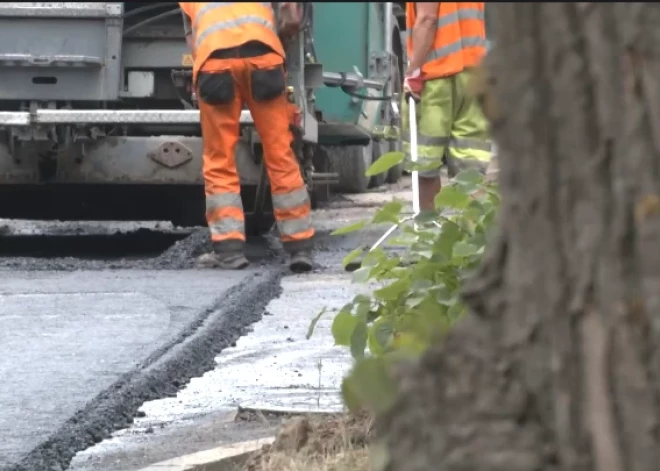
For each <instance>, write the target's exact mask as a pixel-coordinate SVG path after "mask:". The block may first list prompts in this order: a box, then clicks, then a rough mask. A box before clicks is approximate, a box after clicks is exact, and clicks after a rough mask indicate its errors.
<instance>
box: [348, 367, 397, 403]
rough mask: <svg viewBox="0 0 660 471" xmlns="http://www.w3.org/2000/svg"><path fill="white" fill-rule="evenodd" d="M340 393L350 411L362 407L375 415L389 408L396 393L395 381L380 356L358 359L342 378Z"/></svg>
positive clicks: (394, 399)
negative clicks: (347, 374)
mask: <svg viewBox="0 0 660 471" xmlns="http://www.w3.org/2000/svg"><path fill="white" fill-rule="evenodd" d="M342 393H343V396H344V401H345V402H346V405H347V406H348V407H349V409H350V410H351V411H353V412H357V411H358V410H359V409H360V408H362V407H364V408H366V409H367V410H369V411H371V412H372V413H373V414H375V415H377V416H378V415H382V414H384V413H385V412H387V411H388V410H390V409H391V408H392V406H393V405H394V403H395V402H396V398H397V395H398V394H397V393H398V391H397V388H396V386H395V383H394V381H392V379H391V378H390V377H389V375H388V374H387V370H386V367H385V363H384V362H383V360H382V359H380V358H365V359H363V360H360V361H358V362H357V363H356V364H355V366H354V367H353V371H351V373H350V374H349V376H348V377H347V378H345V379H344V381H343V383H342Z"/></svg>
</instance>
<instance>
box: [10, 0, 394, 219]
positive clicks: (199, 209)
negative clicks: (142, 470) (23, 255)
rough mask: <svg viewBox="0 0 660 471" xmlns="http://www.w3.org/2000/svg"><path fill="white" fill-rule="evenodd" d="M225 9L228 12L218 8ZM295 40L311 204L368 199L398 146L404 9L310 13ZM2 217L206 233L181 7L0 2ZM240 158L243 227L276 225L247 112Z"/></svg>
mask: <svg viewBox="0 0 660 471" xmlns="http://www.w3.org/2000/svg"><path fill="white" fill-rule="evenodd" d="M218 5H219V6H220V4H218ZM301 6H302V8H303V11H304V23H303V29H302V31H301V33H300V34H299V35H298V36H297V37H296V38H294V39H293V40H292V41H291V42H290V43H288V44H286V50H287V73H288V82H289V85H290V86H291V87H293V96H294V99H295V102H296V104H297V105H298V107H299V108H300V109H301V112H302V114H301V115H302V122H301V126H300V127H299V129H296V132H295V133H294V135H295V136H296V139H295V142H294V149H295V151H296V155H297V157H298V160H299V163H300V166H301V169H302V171H303V175H304V177H305V181H306V182H307V185H308V186H309V188H310V190H311V191H312V194H314V195H316V197H322V196H324V195H326V196H327V194H328V188H330V187H339V188H340V190H342V191H349V192H363V191H365V190H367V188H369V187H370V186H373V185H380V184H382V183H383V182H384V181H385V180H389V181H396V180H397V179H398V178H399V176H400V172H401V170H400V168H395V169H393V170H392V171H391V172H389V173H388V174H387V175H379V176H376V177H372V178H368V177H366V176H365V175H364V172H365V170H366V169H367V168H368V166H369V165H370V164H371V162H372V161H373V160H374V158H377V157H378V156H379V155H380V154H381V153H383V152H386V151H388V150H391V149H396V148H397V145H398V142H397V140H396V139H394V138H393V137H392V136H395V135H396V133H394V132H390V131H392V130H393V129H396V126H397V120H398V116H397V108H398V107H397V102H398V93H399V92H400V90H401V75H402V71H403V66H404V60H405V57H404V53H403V47H402V42H401V34H400V31H401V23H402V13H403V10H402V9H401V4H393V3H370V2H356V3H321V2H319V3H313V2H307V3H302V4H301ZM0 36H2V41H0V67H1V68H2V75H3V80H2V82H1V83H0V181H1V182H2V184H0V218H17V219H27V218H31V219H32V218H33V219H60V220H67V219H68V220H74V219H92V220H104V219H112V220H172V221H173V222H175V223H176V224H181V225H196V224H204V194H203V190H202V177H201V165H202V162H201V160H202V159H201V135H200V129H199V112H198V110H197V109H196V106H195V100H194V94H193V93H192V89H191V61H190V55H189V51H188V50H187V47H186V44H185V41H184V36H183V27H182V22H181V15H180V11H179V8H178V5H177V4H176V3H174V2H156V3H153V2H125V3H104V2H89V3H86V2H79V3H53V4H49V3H30V2H23V3H3V4H2V5H0ZM241 124H242V126H241V128H242V136H241V139H240V141H239V144H238V146H237V149H236V161H237V166H238V168H239V172H240V174H241V183H242V187H243V197H244V206H245V209H246V215H247V216H248V221H252V222H256V226H254V227H256V229H257V230H262V229H264V228H265V227H270V224H271V223H272V215H271V214H270V213H271V211H270V209H269V207H270V198H268V191H266V190H267V179H266V178H265V172H264V170H263V165H262V161H261V156H262V151H261V149H260V142H259V138H258V135H257V134H256V132H255V130H254V126H253V123H252V119H251V116H250V113H249V111H248V110H244V111H243V114H242V116H241Z"/></svg>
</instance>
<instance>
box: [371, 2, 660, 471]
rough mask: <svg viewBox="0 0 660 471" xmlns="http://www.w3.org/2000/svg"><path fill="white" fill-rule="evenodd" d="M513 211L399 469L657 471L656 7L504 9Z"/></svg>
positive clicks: (433, 369) (506, 208) (412, 427)
mask: <svg viewBox="0 0 660 471" xmlns="http://www.w3.org/2000/svg"><path fill="white" fill-rule="evenodd" d="M489 8H492V9H493V10H494V12H493V13H494V15H493V22H494V26H495V31H497V38H496V44H495V49H494V50H493V52H492V54H493V56H492V58H490V59H489V62H490V65H491V66H492V71H493V73H494V76H495V77H497V81H496V83H495V84H494V85H493V89H494V93H495V96H496V102H497V104H498V107H499V109H498V113H497V119H496V120H495V121H494V122H493V134H494V137H495V139H496V141H497V142H498V145H499V167H500V169H499V170H500V171H499V182H500V189H501V194H502V206H501V210H500V214H499V220H498V225H497V228H496V230H495V231H494V234H493V235H492V237H491V240H490V244H489V247H488V249H487V253H486V256H485V258H484V261H483V263H482V266H481V268H480V270H479V271H478V273H476V274H475V276H474V277H473V279H472V280H471V281H470V283H469V284H468V286H467V287H466V289H465V291H464V299H465V301H466V302H467V304H468V306H469V308H470V311H471V313H470V315H468V316H466V318H465V319H463V321H462V322H461V323H460V324H459V325H458V326H457V328H456V329H455V330H454V331H453V332H452V333H451V334H450V335H449V336H448V338H447V339H445V341H444V342H443V344H442V345H438V346H436V347H434V348H432V349H431V350H430V351H428V352H427V353H426V354H425V355H424V357H423V358H422V360H421V361H420V362H419V364H418V365H417V367H416V368H414V369H412V370H410V372H409V373H408V374H406V376H405V377H404V379H403V380H402V385H401V389H402V391H401V397H400V400H399V401H398V403H397V405H396V407H395V408H394V409H393V410H392V411H391V413H390V414H389V415H388V416H387V417H385V418H384V419H383V422H382V423H381V425H382V426H383V428H382V430H386V432H385V435H384V437H383V438H384V440H385V442H386V443H387V446H388V449H389V465H388V467H387V469H388V471H541V470H543V471H546V470H548V471H550V470H552V471H554V470H557V471H559V470H561V471H578V470H580V471H582V470H585V471H657V470H658V469H660V456H659V455H660V446H659V445H660V443H659V442H660V437H659V432H660V429H659V428H658V427H659V419H660V335H659V329H660V310H659V307H660V196H659V195H658V192H659V191H660V158H659V152H660V5H657V4H654V3H545V2H537V3H502V4H493V5H492V6H491V5H489Z"/></svg>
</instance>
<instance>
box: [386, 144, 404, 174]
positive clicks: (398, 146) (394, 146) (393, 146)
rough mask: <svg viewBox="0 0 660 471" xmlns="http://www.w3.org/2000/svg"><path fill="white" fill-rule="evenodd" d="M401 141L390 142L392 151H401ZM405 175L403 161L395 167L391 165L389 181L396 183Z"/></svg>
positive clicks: (388, 172)
mask: <svg viewBox="0 0 660 471" xmlns="http://www.w3.org/2000/svg"><path fill="white" fill-rule="evenodd" d="M402 148H403V147H402V146H401V142H392V143H390V152H401V149H402ZM402 176H403V162H399V163H398V164H396V165H395V166H394V167H390V169H389V170H388V171H387V180H386V181H387V183H390V184H392V183H396V182H398V181H399V180H401V177H402Z"/></svg>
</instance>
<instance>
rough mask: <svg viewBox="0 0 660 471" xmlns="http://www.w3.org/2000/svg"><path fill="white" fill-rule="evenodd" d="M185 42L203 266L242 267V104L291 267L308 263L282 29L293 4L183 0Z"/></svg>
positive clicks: (307, 218) (306, 209)
mask: <svg viewBox="0 0 660 471" xmlns="http://www.w3.org/2000/svg"><path fill="white" fill-rule="evenodd" d="M179 6H180V7H181V10H182V11H183V18H184V30H185V33H186V41H187V42H188V44H189V46H190V47H191V49H192V52H193V87H194V88H195V90H196V91H197V96H198V99H199V111H200V120H201V126H202V137H203V140H204V155H203V158H204V170H203V172H204V185H205V191H206V218H207V222H208V225H209V229H210V231H211V242H212V246H213V251H212V253H209V254H205V255H203V256H202V257H200V259H199V262H200V264H201V265H202V266H212V267H220V268H227V269H242V268H245V267H247V266H248V264H249V262H248V260H247V258H246V257H245V216H244V212H243V204H242V200H241V195H240V179H239V175H238V171H237V169H236V161H235V155H234V151H235V148H236V144H237V142H238V139H239V135H240V125H239V120H240V115H241V110H242V107H243V104H244V103H247V105H248V108H249V109H250V112H251V114H252V119H253V121H254V125H255V127H256V130H257V133H258V134H259V137H260V138H261V142H262V144H263V149H264V163H265V165H266V170H267V172H268V177H269V180H270V186H271V195H272V199H273V209H274V213H275V217H276V219H277V226H278V229H279V232H280V236H281V238H282V243H283V245H284V248H285V250H286V251H287V252H289V253H290V254H291V261H290V264H289V266H290V267H291V269H292V270H293V271H297V272H303V271H309V270H311V269H312V256H311V250H312V238H313V236H314V228H313V227H312V222H311V214H310V213H311V203H310V198H309V194H308V192H307V188H306V186H305V183H304V181H303V178H302V175H301V172H300V167H299V165H298V161H297V159H296V156H295V154H294V153H293V149H292V148H291V143H292V139H293V135H292V133H291V130H290V127H289V126H290V124H291V123H290V120H291V118H290V115H291V110H290V103H289V102H288V100H287V97H286V83H285V73H284V57H285V53H284V47H283V46H282V42H281V40H280V37H279V36H278V32H279V33H280V34H281V35H293V34H296V32H297V31H298V27H299V25H300V14H299V11H298V7H297V6H296V4H295V3H280V4H279V8H280V11H279V15H278V16H279V19H280V24H279V25H276V24H275V14H274V11H273V8H272V4H271V3H240V2H225V3H201V2H181V3H179Z"/></svg>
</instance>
